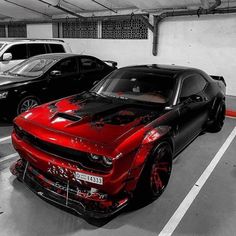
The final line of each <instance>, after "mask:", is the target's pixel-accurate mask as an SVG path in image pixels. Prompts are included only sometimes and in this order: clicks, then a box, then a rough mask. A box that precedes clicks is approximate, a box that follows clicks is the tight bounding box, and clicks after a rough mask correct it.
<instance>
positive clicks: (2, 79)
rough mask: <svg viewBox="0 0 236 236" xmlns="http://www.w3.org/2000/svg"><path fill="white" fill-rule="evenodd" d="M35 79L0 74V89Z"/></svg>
mask: <svg viewBox="0 0 236 236" xmlns="http://www.w3.org/2000/svg"><path fill="white" fill-rule="evenodd" d="M33 78H34V77H25V76H17V75H9V74H3V73H2V74H0V89H1V88H2V87H5V86H6V87H7V86H8V85H11V84H15V83H22V82H27V81H29V80H32V79H33Z"/></svg>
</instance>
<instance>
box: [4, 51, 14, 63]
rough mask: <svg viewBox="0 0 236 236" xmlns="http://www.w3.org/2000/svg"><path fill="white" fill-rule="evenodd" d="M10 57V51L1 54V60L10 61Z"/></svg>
mask: <svg viewBox="0 0 236 236" xmlns="http://www.w3.org/2000/svg"><path fill="white" fill-rule="evenodd" d="M11 59H12V54H11V53H10V52H6V53H4V54H3V56H2V60H3V61H10V60H11Z"/></svg>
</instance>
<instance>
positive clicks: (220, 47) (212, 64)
mask: <svg viewBox="0 0 236 236" xmlns="http://www.w3.org/2000/svg"><path fill="white" fill-rule="evenodd" d="M235 18H236V16H235V15H228V16H227V15H218V16H201V17H200V18H198V17H181V18H176V19H173V18H172V19H167V20H165V21H164V22H162V23H161V25H160V30H159V32H160V33H159V36H160V37H159V45H158V56H156V57H154V56H152V34H151V33H150V32H149V39H148V40H109V39H64V40H65V41H66V42H68V43H69V44H70V46H71V48H72V51H73V52H75V53H83V54H91V55H94V56H97V57H99V58H101V59H104V60H105V59H110V60H115V61H117V62H118V66H120V67H121V66H126V65H134V64H145V63H151V64H152V63H160V64H161V63H163V64H176V65H186V66H192V67H198V68H200V69H203V70H205V71H206V72H207V73H209V74H216V75H223V76H224V77H225V79H226V82H227V85H228V86H227V94H228V95H234V96H236V78H235V77H236V76H235V74H236V20H235ZM36 26H37V25H35V26H34V27H32V26H29V27H27V30H28V37H40V36H41V37H42V34H41V32H44V33H45V34H46V33H48V32H47V31H49V30H45V28H44V30H42V28H43V27H42V26H40V25H39V26H37V27H39V28H41V29H40V30H39V28H38V29H37V27H36ZM49 28H51V26H47V29H49ZM51 31H52V30H51ZM50 34H51V33H48V35H50ZM30 35H34V36H30ZM43 37H46V35H44V36H43ZM48 37H49V36H48Z"/></svg>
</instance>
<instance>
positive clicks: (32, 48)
mask: <svg viewBox="0 0 236 236" xmlns="http://www.w3.org/2000/svg"><path fill="white" fill-rule="evenodd" d="M45 53H46V47H45V44H43V43H35V44H29V56H30V57H33V56H36V55H39V54H45Z"/></svg>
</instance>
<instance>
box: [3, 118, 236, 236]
mask: <svg viewBox="0 0 236 236" xmlns="http://www.w3.org/2000/svg"><path fill="white" fill-rule="evenodd" d="M235 126H236V119H229V118H227V119H226V122H225V125H224V128H223V130H222V131H221V132H220V133H216V134H210V133H206V134H204V135H201V136H199V137H198V138H197V139H196V140H195V141H194V142H193V143H192V144H190V145H189V146H188V147H187V148H186V149H185V150H184V151H183V152H182V153H181V154H180V155H179V156H178V158H177V159H176V160H175V161H174V165H173V172H172V176H171V179H170V183H169V185H168V187H167V189H166V191H165V192H164V193H163V194H162V196H161V197H160V198H159V199H158V200H156V201H155V202H153V203H151V204H149V205H147V206H145V207H143V208H141V209H138V210H136V211H132V212H131V211H126V212H123V213H122V214H120V215H118V216H117V217H116V218H114V219H113V220H111V221H110V222H108V223H107V224H105V225H104V226H102V227H100V228H98V227H95V226H92V225H90V224H88V223H87V222H86V221H85V220H84V219H82V218H80V217H76V216H74V215H71V214H69V213H67V212H64V211H63V210H61V209H58V208H56V207H54V206H52V205H50V204H48V203H46V202H45V201H43V200H42V199H40V198H38V197H37V196H35V195H34V194H33V193H32V192H31V191H30V190H29V189H27V188H26V187H25V186H24V185H23V184H22V183H20V182H18V181H16V180H15V178H14V177H13V176H12V175H11V174H10V172H9V166H10V164H11V162H12V161H14V159H16V157H13V158H10V159H8V160H5V161H3V157H5V156H6V155H9V154H12V153H14V150H13V148H12V145H11V142H10V140H6V141H4V142H1V143H0V235H1V236H5V235H8V236H11V235H14V236H17V235H22V236H34V235H40V236H41V235H50V236H53V235H76V236H79V235H83V236H87V235H93V236H96V235H101V236H106V235H109V236H110V235H124V236H132V235H134V236H143V235H150V236H151V235H158V234H159V233H160V232H161V230H162V229H163V227H164V226H165V225H166V223H167V222H168V220H169V219H170V218H171V216H172V215H173V213H174V212H175V211H176V209H177V208H178V206H179V205H180V203H181V202H182V201H183V199H184V198H185V196H186V195H187V194H188V192H189V191H190V189H191V188H192V186H193V185H194V184H195V182H196V181H197V179H198V178H199V177H200V175H201V174H202V172H203V171H204V170H205V169H206V167H207V166H208V164H209V163H210V161H211V160H212V159H213V158H214V156H215V154H216V153H217V151H218V150H219V148H220V147H221V146H222V144H223V143H224V142H225V140H226V139H227V137H228V136H229V134H230V133H231V131H232V130H233V129H234V127H235ZM11 129H12V127H11V125H8V124H6V123H0V140H1V138H2V137H6V136H8V135H10V132H11ZM235 154H236V138H235V139H234V140H233V142H232V143H231V145H230V146H229V148H228V149H227V151H226V152H225V153H224V155H223V157H222V159H221V160H220V162H219V164H218V165H217V166H216V168H215V170H214V171H213V173H212V174H211V175H210V177H209V179H208V180H207V182H206V183H205V185H204V186H203V188H202V189H201V191H200V193H199V195H198V196H197V197H196V199H195V200H194V201H193V204H192V205H191V206H190V208H189V209H188V211H187V212H186V214H185V215H184V217H183V218H182V220H181V221H180V223H179V225H178V226H177V228H176V229H175V231H174V233H173V235H214V236H217V235H219V236H222V235H230V236H232V235H236V225H235V222H236V184H235V180H236V155H235Z"/></svg>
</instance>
